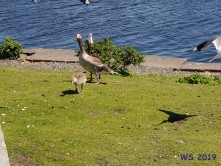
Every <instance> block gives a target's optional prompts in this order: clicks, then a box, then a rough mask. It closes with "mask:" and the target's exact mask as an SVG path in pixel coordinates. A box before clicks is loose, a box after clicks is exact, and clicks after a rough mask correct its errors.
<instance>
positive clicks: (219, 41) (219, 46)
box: [193, 36, 221, 62]
mask: <svg viewBox="0 0 221 166" xmlns="http://www.w3.org/2000/svg"><path fill="white" fill-rule="evenodd" d="M212 44H214V46H215V47H216V50H217V53H218V54H217V55H216V56H215V57H214V58H213V59H211V60H210V61H209V62H211V61H213V60H215V59H221V36H217V37H214V38H212V39H210V40H207V41H205V42H203V43H201V44H199V45H198V46H197V47H195V48H194V49H193V51H195V52H197V51H202V50H204V49H207V48H209V47H210V46H211V45H212Z"/></svg>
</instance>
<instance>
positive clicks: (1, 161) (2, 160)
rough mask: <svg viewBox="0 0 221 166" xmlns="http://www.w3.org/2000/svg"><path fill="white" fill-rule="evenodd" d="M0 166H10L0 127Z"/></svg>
mask: <svg viewBox="0 0 221 166" xmlns="http://www.w3.org/2000/svg"><path fill="white" fill-rule="evenodd" d="M0 166H10V164H9V158H8V152H7V148H6V144H5V141H4V135H3V133H2V130H1V125H0Z"/></svg>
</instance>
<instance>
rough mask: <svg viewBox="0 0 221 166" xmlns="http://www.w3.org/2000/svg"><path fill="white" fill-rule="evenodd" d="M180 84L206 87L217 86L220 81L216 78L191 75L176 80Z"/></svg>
mask: <svg viewBox="0 0 221 166" xmlns="http://www.w3.org/2000/svg"><path fill="white" fill-rule="evenodd" d="M178 82H180V83H189V84H207V85H218V84H221V79H220V77H218V76H214V77H212V76H211V77H208V76H204V75H196V74H194V75H191V76H187V77H183V78H180V79H179V80H178Z"/></svg>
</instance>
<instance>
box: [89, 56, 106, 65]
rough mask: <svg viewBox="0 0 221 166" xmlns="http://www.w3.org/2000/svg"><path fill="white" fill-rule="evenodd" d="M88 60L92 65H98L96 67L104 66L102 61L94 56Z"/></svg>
mask: <svg viewBox="0 0 221 166" xmlns="http://www.w3.org/2000/svg"><path fill="white" fill-rule="evenodd" d="M88 60H89V61H90V62H91V63H92V64H94V65H96V66H102V65H103V63H102V62H101V61H100V59H98V58H96V57H93V56H90V55H89V56H88Z"/></svg>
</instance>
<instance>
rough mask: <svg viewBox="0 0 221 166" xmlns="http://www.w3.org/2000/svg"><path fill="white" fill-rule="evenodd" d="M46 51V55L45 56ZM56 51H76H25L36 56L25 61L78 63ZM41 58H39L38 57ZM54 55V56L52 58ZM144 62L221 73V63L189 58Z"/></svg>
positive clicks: (153, 58)
mask: <svg viewBox="0 0 221 166" xmlns="http://www.w3.org/2000/svg"><path fill="white" fill-rule="evenodd" d="M44 51H45V53H46V54H45V55H44ZM56 51H65V52H66V53H68V52H69V51H71V52H73V51H76V50H69V49H45V48H35V49H24V52H25V53H29V54H34V55H36V57H33V56H27V57H25V58H24V59H25V60H26V61H29V62H64V63H78V58H73V56H72V53H68V55H66V56H64V57H63V56H61V55H62V54H54V52H56ZM39 54H40V55H41V56H38V55H39ZM51 55H53V56H51ZM144 60H145V62H143V63H142V64H141V65H143V66H147V67H157V68H171V69H173V70H178V71H193V72H194V71H196V72H206V71H208V72H221V63H207V62H203V63H200V65H199V63H197V62H189V61H188V59H187V58H179V57H172V56H162V55H161V56H159V55H144Z"/></svg>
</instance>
